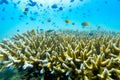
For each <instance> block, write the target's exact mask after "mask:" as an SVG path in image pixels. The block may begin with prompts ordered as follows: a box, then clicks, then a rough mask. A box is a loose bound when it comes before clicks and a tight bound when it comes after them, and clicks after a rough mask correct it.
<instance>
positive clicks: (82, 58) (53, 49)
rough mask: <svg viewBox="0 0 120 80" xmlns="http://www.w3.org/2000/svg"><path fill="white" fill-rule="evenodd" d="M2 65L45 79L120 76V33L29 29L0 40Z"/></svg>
mask: <svg viewBox="0 0 120 80" xmlns="http://www.w3.org/2000/svg"><path fill="white" fill-rule="evenodd" d="M0 65H2V68H1V69H0V70H1V71H2V70H3V69H4V68H11V67H14V68H16V69H18V70H19V71H25V72H26V73H25V78H26V79H30V78H33V77H35V78H40V79H41V80H48V79H49V80H120V33H119V32H115V33H114V32H109V31H106V32H105V31H93V35H89V32H88V31H72V30H58V31H52V32H47V31H42V32H40V31H38V30H37V31H35V30H32V31H27V32H26V33H23V34H16V35H15V36H13V37H12V38H11V39H10V40H3V41H2V42H1V43H0Z"/></svg>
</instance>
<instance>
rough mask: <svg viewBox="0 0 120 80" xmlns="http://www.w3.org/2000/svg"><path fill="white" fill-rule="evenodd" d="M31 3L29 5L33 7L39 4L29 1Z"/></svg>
mask: <svg viewBox="0 0 120 80" xmlns="http://www.w3.org/2000/svg"><path fill="white" fill-rule="evenodd" d="M29 2H30V3H28V5H29V6H31V7H33V6H35V5H36V4H37V2H33V1H32V0H29Z"/></svg>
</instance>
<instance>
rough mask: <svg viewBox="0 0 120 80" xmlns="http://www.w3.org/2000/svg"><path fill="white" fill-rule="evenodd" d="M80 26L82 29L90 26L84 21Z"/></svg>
mask: <svg viewBox="0 0 120 80" xmlns="http://www.w3.org/2000/svg"><path fill="white" fill-rule="evenodd" d="M81 25H82V27H83V28H84V27H86V26H89V25H90V22H87V21H85V22H82V23H81Z"/></svg>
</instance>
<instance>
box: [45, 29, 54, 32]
mask: <svg viewBox="0 0 120 80" xmlns="http://www.w3.org/2000/svg"><path fill="white" fill-rule="evenodd" d="M53 31H54V30H52V29H50V30H47V31H46V32H48V33H50V32H53Z"/></svg>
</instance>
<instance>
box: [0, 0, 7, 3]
mask: <svg viewBox="0 0 120 80" xmlns="http://www.w3.org/2000/svg"><path fill="white" fill-rule="evenodd" d="M3 3H5V4H8V1H7V0H0V4H3Z"/></svg>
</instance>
